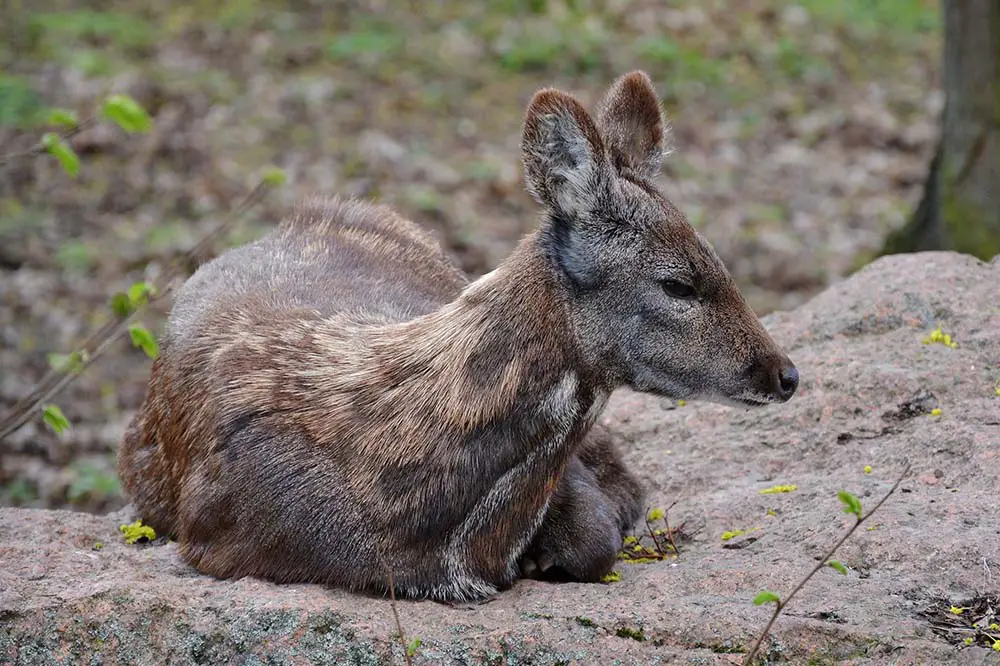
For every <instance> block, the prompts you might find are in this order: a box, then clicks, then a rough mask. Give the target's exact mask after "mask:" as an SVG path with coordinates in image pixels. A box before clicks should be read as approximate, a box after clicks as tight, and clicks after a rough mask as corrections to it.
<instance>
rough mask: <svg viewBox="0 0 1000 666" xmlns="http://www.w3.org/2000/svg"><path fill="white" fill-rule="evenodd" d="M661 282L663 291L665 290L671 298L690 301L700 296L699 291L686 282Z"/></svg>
mask: <svg viewBox="0 0 1000 666" xmlns="http://www.w3.org/2000/svg"><path fill="white" fill-rule="evenodd" d="M661 284H662V285H663V291H665V292H666V294H667V296H669V297H670V298H679V299H681V300H685V301H688V300H691V299H694V298H697V297H698V292H697V291H695V289H694V287H692V286H691V285H689V284H687V283H686V282H678V281H677V280H664V281H663V282H662V283H661Z"/></svg>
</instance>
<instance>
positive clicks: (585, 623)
mask: <svg viewBox="0 0 1000 666" xmlns="http://www.w3.org/2000/svg"><path fill="white" fill-rule="evenodd" d="M573 619H574V620H576V623H577V624H578V625H580V626H581V627H596V626H597V623H596V622H594V621H593V620H591V619H590V618H589V617H583V616H582V615H577V616H576V617H575V618H573Z"/></svg>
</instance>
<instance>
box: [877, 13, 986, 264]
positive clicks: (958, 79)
mask: <svg viewBox="0 0 1000 666" xmlns="http://www.w3.org/2000/svg"><path fill="white" fill-rule="evenodd" d="M943 6H944V30H945V35H944V42H945V45H944V89H945V95H946V101H945V108H944V114H943V117H942V131H941V139H940V142H939V144H938V147H937V152H936V154H935V155H934V159H933V160H932V161H931V166H930V171H929V173H928V175H927V181H926V183H925V185H924V195H923V199H922V200H921V202H920V205H919V206H918V207H917V210H916V212H915V213H914V215H913V217H912V218H911V220H910V221H909V223H908V224H907V225H906V226H905V227H903V228H902V229H899V230H898V231H896V232H894V233H893V234H892V235H890V236H889V239H888V240H887V241H886V244H885V248H884V250H883V254H893V253H896V252H915V251H919V250H956V251H958V252H965V253H968V254H972V255H975V256H977V257H979V258H981V259H990V258H992V257H993V256H994V255H997V254H1000V0H943Z"/></svg>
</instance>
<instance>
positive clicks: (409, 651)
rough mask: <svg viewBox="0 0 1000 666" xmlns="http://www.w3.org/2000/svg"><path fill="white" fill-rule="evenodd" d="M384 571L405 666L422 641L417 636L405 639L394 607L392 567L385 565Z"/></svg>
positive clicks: (411, 659) (394, 583)
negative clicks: (409, 639)
mask: <svg viewBox="0 0 1000 666" xmlns="http://www.w3.org/2000/svg"><path fill="white" fill-rule="evenodd" d="M386 572H387V578H388V579H389V580H388V582H389V586H388V587H389V608H391V609H392V618H393V620H395V622H396V635H397V636H398V637H399V644H400V645H401V646H402V648H403V659H405V660H406V666H412V665H413V657H414V656H415V655H416V654H417V650H419V649H420V646H421V645H422V643H421V641H420V639H419V638H414V639H413V640H412V641H407V640H406V632H405V631H403V623H402V622H401V621H400V619H399V609H398V608H396V580H395V578H394V577H393V575H392V567H389V566H387V567H386Z"/></svg>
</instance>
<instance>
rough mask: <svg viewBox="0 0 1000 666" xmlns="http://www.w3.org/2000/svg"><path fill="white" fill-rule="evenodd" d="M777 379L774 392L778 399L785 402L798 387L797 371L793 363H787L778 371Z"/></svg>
mask: <svg viewBox="0 0 1000 666" xmlns="http://www.w3.org/2000/svg"><path fill="white" fill-rule="evenodd" d="M777 380H778V381H777V391H775V393H777V395H778V399H779V400H781V401H782V402H785V401H787V400H788V399H789V398H791V397H792V396H793V395H795V389H797V388H798V387H799V371H798V369H797V368H796V367H795V366H794V365H789V366H788V367H785V368H782V369H781V370H779V371H778V377H777Z"/></svg>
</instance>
